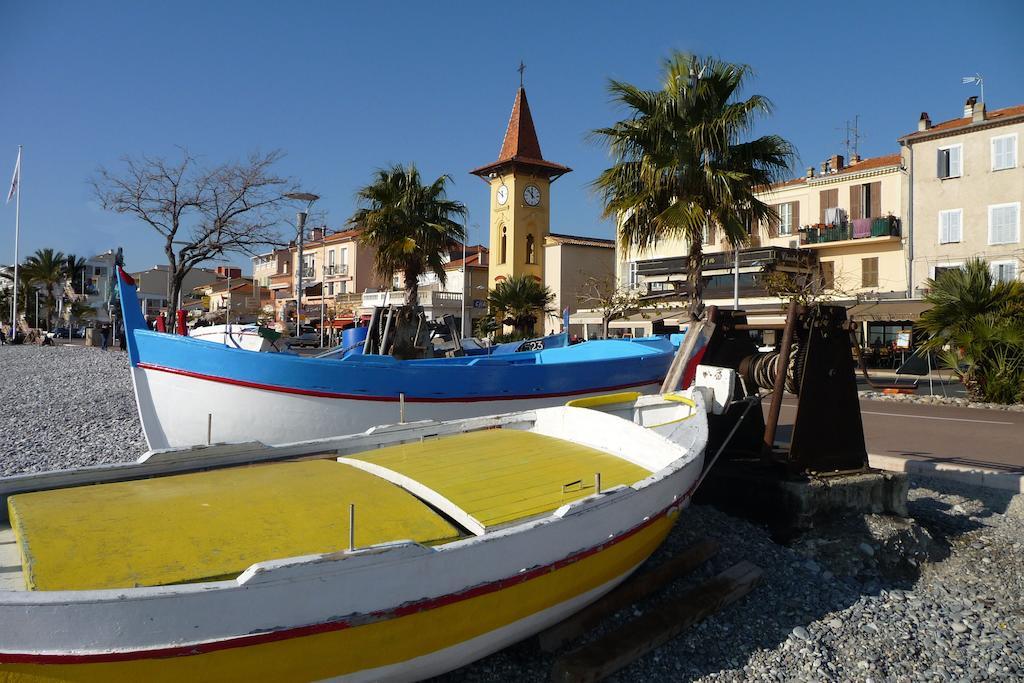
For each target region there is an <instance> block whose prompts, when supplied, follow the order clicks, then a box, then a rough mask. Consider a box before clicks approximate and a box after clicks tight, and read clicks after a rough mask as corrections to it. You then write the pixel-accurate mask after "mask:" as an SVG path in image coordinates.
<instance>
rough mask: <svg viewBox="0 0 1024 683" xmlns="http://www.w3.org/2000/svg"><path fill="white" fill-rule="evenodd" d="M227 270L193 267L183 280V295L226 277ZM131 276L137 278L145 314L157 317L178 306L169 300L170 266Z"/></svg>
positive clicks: (162, 266) (158, 267)
mask: <svg viewBox="0 0 1024 683" xmlns="http://www.w3.org/2000/svg"><path fill="white" fill-rule="evenodd" d="M234 270H238V269H234ZM218 271H219V273H218ZM226 272H227V271H225V269H224V266H221V267H219V268H217V269H213V268H193V269H192V270H190V271H189V272H188V274H187V275H186V276H185V279H184V281H183V282H182V285H181V293H182V296H185V295H186V294H187V293H188V292H191V291H192V290H193V289H195V288H196V287H199V286H200V285H204V284H209V283H211V282H216V281H217V280H218V279H220V278H221V277H224V275H223V274H224V273H226ZM238 275H239V276H240V275H241V271H240V270H238ZM131 276H132V277H133V278H135V282H136V284H137V285H138V297H139V305H140V306H141V308H142V314H143V315H145V316H151V317H155V316H158V315H162V314H165V313H167V312H168V310H171V309H172V308H176V306H171V305H170V302H169V299H170V296H171V294H170V292H171V269H170V267H169V266H167V265H156V266H153V267H152V268H150V269H149V270H142V271H138V272H135V273H131Z"/></svg>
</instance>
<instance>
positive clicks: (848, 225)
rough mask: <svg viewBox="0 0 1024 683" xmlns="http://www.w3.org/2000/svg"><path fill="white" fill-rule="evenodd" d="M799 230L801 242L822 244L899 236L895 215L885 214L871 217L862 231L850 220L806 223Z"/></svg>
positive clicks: (898, 226)
mask: <svg viewBox="0 0 1024 683" xmlns="http://www.w3.org/2000/svg"><path fill="white" fill-rule="evenodd" d="M800 231H801V233H802V235H801V238H800V242H801V243H802V244H823V243H827V242H842V241H845V240H858V239H865V238H869V237H899V236H900V221H899V219H898V218H896V217H895V216H885V217H882V218H874V219H871V225H870V227H869V229H867V230H864V231H858V230H857V229H856V227H855V226H854V225H853V222H852V221H843V222H841V223H839V224H838V225H821V224H819V225H808V226H805V227H803V228H801V229H800Z"/></svg>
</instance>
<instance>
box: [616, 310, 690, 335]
mask: <svg viewBox="0 0 1024 683" xmlns="http://www.w3.org/2000/svg"><path fill="white" fill-rule="evenodd" d="M684 312H685V311H683V310H682V309H679V308H673V309H671V310H664V311H644V312H642V313H634V314H632V315H628V316H626V317H624V318H619V319H617V320H613V321H611V322H610V323H608V327H609V328H611V329H615V330H621V329H629V328H634V327H644V328H646V329H647V330H648V331H650V330H651V329H652V328H653V327H654V323H657V322H663V321H664V322H668V320H669V319H670V318H678V317H679V315H680V314H681V313H684Z"/></svg>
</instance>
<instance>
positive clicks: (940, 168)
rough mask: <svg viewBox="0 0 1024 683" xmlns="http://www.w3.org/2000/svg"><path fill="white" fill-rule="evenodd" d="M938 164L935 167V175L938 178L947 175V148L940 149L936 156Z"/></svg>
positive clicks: (946, 176)
mask: <svg viewBox="0 0 1024 683" xmlns="http://www.w3.org/2000/svg"><path fill="white" fill-rule="evenodd" d="M937 159H938V164H937V168H936V169H935V175H936V177H939V178H948V177H949V150H945V149H940V150H939V155H938V157H937Z"/></svg>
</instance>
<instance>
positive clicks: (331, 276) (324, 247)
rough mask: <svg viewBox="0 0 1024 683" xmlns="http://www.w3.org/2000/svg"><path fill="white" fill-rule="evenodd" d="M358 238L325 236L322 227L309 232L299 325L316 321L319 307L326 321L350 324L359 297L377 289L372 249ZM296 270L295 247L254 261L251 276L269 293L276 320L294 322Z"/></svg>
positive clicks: (350, 234) (353, 234)
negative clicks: (339, 319) (341, 320)
mask: <svg viewBox="0 0 1024 683" xmlns="http://www.w3.org/2000/svg"><path fill="white" fill-rule="evenodd" d="M358 236H359V230H358V229H352V230H342V231H339V232H335V233H328V230H327V228H326V226H324V227H319V228H313V229H312V230H311V231H310V234H309V239H307V240H306V241H305V242H304V243H303V249H302V285H303V290H304V292H303V295H302V307H303V311H302V318H303V320H309V321H312V320H319V319H320V314H321V308H323V309H324V315H325V318H327V319H334V317H335V316H341V315H344V316H345V317H347V319H348V321H351V319H352V314H353V311H354V309H356V308H358V307H359V304H360V302H361V294H362V292H364V291H366V290H368V289H373V290H377V289H379V285H380V282H379V278H377V277H376V275H375V274H374V272H373V249H372V248H370V247H367V246H364V245H363V244H361V243H360V242H359V240H358V239H357V238H358ZM298 268H299V250H298V247H297V245H295V244H292V245H290V246H289V247H288V248H285V249H278V250H275V251H273V252H268V253H266V254H261V255H259V256H256V257H254V258H253V277H254V279H255V280H256V282H257V283H258V284H259V285H260V286H264V287H267V288H268V289H269V290H270V291H271V292H272V300H273V310H274V317H275V319H276V320H279V321H285V320H294V319H295V304H296V297H295V291H296V287H297V284H298V279H297V274H298Z"/></svg>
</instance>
